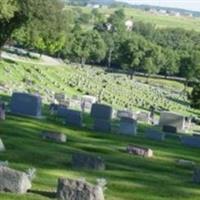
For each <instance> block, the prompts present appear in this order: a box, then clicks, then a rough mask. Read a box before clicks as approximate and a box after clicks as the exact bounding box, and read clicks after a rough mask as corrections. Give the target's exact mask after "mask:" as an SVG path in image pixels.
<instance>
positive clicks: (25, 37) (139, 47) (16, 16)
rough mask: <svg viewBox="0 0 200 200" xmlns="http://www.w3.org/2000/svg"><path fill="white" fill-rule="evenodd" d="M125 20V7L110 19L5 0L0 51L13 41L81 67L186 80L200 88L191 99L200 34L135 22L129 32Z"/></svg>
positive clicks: (51, 2)
mask: <svg viewBox="0 0 200 200" xmlns="http://www.w3.org/2000/svg"><path fill="white" fill-rule="evenodd" d="M125 21H126V15H125V13H124V10H123V9H119V10H116V11H115V12H113V13H112V14H111V15H110V16H105V14H103V13H101V12H100V11H99V10H98V9H94V10H92V12H91V13H88V12H85V11H84V10H82V9H81V8H79V7H75V8H74V7H66V6H65V3H64V1H63V0H45V1H43V0H4V1H0V49H2V47H3V46H4V45H5V44H7V43H8V44H10V43H11V44H15V45H17V46H21V47H23V48H26V49H30V50H34V51H37V52H39V53H40V54H43V53H45V54H49V55H52V56H56V57H61V58H62V59H64V60H66V61H67V62H80V63H81V64H82V66H84V65H85V64H86V63H87V64H95V65H99V66H105V65H106V66H107V67H109V68H119V69H124V70H126V71H128V72H129V73H130V74H131V75H133V74H134V72H136V71H137V72H144V73H145V74H146V75H147V76H149V75H152V74H162V75H165V76H180V77H184V78H185V79H186V85H187V84H188V83H189V82H191V81H192V82H193V83H194V85H195V86H194V92H193V93H192V94H191V95H190V98H191V99H192V96H195V95H196V91H197V90H198V86H196V85H197V84H198V83H199V82H198V81H199V74H200V40H199V38H200V33H199V32H196V31H193V30H191V31H187V30H184V29H180V28H177V29H175V28H163V29H161V28H157V27H156V26H155V25H154V24H150V23H148V24H146V23H143V22H137V21H134V19H132V21H133V27H131V29H130V28H129V29H127V27H126V25H125ZM194 93H195V94H194ZM197 93H199V92H197ZM195 98H196V97H195ZM196 104H197V103H194V102H193V104H192V105H193V106H196ZM198 106H199V107H200V105H198Z"/></svg>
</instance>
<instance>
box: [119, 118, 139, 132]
mask: <svg viewBox="0 0 200 200" xmlns="http://www.w3.org/2000/svg"><path fill="white" fill-rule="evenodd" d="M119 133H121V134H124V135H136V134H137V121H136V120H134V119H132V118H127V117H122V118H121V120H120V127H119Z"/></svg>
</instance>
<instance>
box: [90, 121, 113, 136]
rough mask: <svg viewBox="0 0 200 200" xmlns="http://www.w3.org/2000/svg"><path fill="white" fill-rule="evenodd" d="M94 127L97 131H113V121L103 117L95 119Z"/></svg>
mask: <svg viewBox="0 0 200 200" xmlns="http://www.w3.org/2000/svg"><path fill="white" fill-rule="evenodd" d="M93 129H94V130H95V131H97V132H104V133H107V132H111V122H110V121H107V120H102V119H94V124H93Z"/></svg>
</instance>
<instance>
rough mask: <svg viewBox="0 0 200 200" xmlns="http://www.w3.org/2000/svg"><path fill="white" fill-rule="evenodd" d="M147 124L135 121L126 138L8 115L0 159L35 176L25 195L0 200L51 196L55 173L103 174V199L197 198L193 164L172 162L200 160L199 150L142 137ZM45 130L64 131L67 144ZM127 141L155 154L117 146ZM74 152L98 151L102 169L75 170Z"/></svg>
mask: <svg viewBox="0 0 200 200" xmlns="http://www.w3.org/2000/svg"><path fill="white" fill-rule="evenodd" d="M146 128H147V126H145V125H142V124H140V125H139V135H138V136H137V137H125V136H120V135H117V134H115V133H112V134H102V133H95V132H93V131H91V130H88V129H75V128H72V127H66V126H64V125H61V124H59V123H58V122H56V121H54V120H52V119H51V120H50V119H46V120H41V121H39V120H34V119H27V118H21V117H14V116H8V118H7V120H6V121H5V122H1V126H0V138H1V139H2V140H3V142H4V144H5V146H6V149H7V150H6V152H3V153H0V157H1V160H8V161H9V163H10V166H11V167H12V168H15V169H18V170H24V171H25V170H27V169H28V168H31V167H34V168H36V169H37V176H36V178H35V179H34V181H33V186H32V189H31V191H30V192H29V193H28V194H26V195H14V194H9V193H0V199H2V200H47V199H54V197H55V194H54V192H55V191H56V185H57V179H58V177H66V178H74V179H76V178H80V177H85V178H86V180H87V181H89V182H91V183H95V180H96V179H97V178H102V177H103V178H105V179H106V180H107V183H108V184H107V190H106V191H105V199H106V200H127V199H128V200H147V199H148V200H199V199H200V196H199V195H200V190H199V186H198V185H195V184H193V183H192V169H191V168H183V167H180V166H178V165H176V163H175V161H176V159H189V160H192V161H195V162H197V163H198V164H199V163H200V158H199V153H200V150H199V149H192V148H187V147H184V146H182V145H181V144H180V142H179V141H178V140H177V139H172V138H171V139H167V140H166V141H165V142H155V141H151V140H147V139H145V138H144V136H143V132H144V130H145V129H146ZM48 129H49V130H57V131H60V132H63V133H65V134H66V135H67V137H68V141H67V143H66V144H57V143H53V142H48V141H43V140H41V138H40V133H41V131H42V130H48ZM128 144H138V145H142V146H144V147H149V148H152V149H153V151H154V154H155V156H154V158H152V159H148V158H141V157H138V156H134V155H128V154H127V153H125V152H123V151H122V149H123V148H125V147H126V146H127V145H128ZM79 151H83V152H89V153H92V154H95V155H101V156H102V157H103V158H104V159H105V161H106V166H107V167H106V170H105V171H101V172H98V171H88V170H74V169H73V168H72V167H71V155H72V153H73V152H79Z"/></svg>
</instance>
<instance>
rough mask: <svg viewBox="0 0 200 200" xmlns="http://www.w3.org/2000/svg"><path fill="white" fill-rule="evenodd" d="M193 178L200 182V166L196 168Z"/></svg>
mask: <svg viewBox="0 0 200 200" xmlns="http://www.w3.org/2000/svg"><path fill="white" fill-rule="evenodd" d="M192 180H193V182H194V183H197V184H200V168H195V169H194V171H193V176H192Z"/></svg>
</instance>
